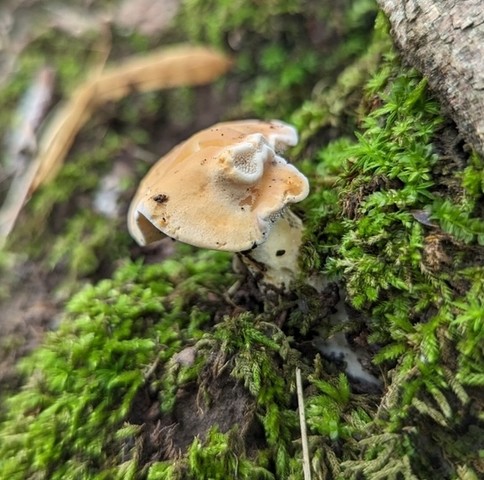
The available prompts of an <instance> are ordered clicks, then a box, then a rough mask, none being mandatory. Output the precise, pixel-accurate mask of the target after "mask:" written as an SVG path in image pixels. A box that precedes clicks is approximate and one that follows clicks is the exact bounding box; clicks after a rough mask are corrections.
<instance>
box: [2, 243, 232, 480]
mask: <svg viewBox="0 0 484 480" xmlns="http://www.w3.org/2000/svg"><path fill="white" fill-rule="evenodd" d="M208 265H210V268H209V270H207V267H208ZM226 269H227V256H226V255H223V254H207V253H205V252H203V253H200V254H199V255H198V256H197V257H196V258H193V259H192V258H190V257H186V258H184V259H183V260H180V261H177V260H170V261H166V262H164V263H163V264H162V265H155V266H143V265H141V264H139V263H137V264H135V263H127V264H126V265H125V266H124V267H122V268H121V269H120V270H119V271H118V272H117V273H116V274H115V275H114V277H113V279H112V280H104V281H102V282H100V283H99V284H98V285H97V286H95V287H92V286H90V287H87V288H85V289H84V290H83V291H82V292H81V293H79V294H78V295H77V296H75V297H74V298H73V299H72V300H71V301H70V303H69V305H68V307H67V311H68V314H67V318H66V319H65V320H64V321H63V322H62V324H61V325H60V327H59V329H58V330H57V331H56V332H54V333H52V334H50V335H49V336H48V338H47V339H46V341H45V343H44V345H43V347H41V348H40V349H39V350H37V351H36V352H35V353H34V354H33V355H32V356H31V357H29V358H27V359H26V360H25V361H23V362H22V372H23V373H24V375H26V376H30V381H29V383H28V385H27V386H26V387H25V388H24V389H23V391H22V392H20V393H19V394H17V395H15V396H13V397H11V398H10V399H8V400H7V405H8V406H9V414H8V418H7V420H6V422H5V423H4V424H3V425H2V438H3V439H4V440H5V441H4V442H2V445H1V447H0V449H1V454H0V458H1V460H0V472H1V476H2V477H4V478H12V479H15V478H19V479H20V478H27V477H29V476H31V475H36V476H38V475H40V474H42V475H43V476H48V477H49V478H98V474H99V472H100V471H104V474H103V475H108V476H109V477H112V478H128V477H126V476H125V475H127V473H126V470H129V468H128V467H127V465H126V464H125V463H124V459H129V461H130V462H131V466H132V467H133V468H135V463H136V461H135V459H134V458H135V454H134V452H135V448H134V447H127V445H129V444H130V441H128V440H127V439H129V438H136V434H137V432H138V430H137V428H138V429H139V426H136V425H131V426H130V425H129V424H126V423H125V422H127V421H129V420H128V419H129V415H130V410H131V408H132V403H133V400H134V398H135V396H136V394H137V392H138V391H139V389H140V388H141V387H142V386H143V385H145V384H146V383H147V382H149V380H148V378H147V377H146V374H147V371H148V370H149V369H150V366H151V365H153V364H154V362H160V363H161V365H164V364H165V363H166V362H167V361H168V360H169V359H170V358H171V357H172V356H173V354H174V353H176V352H177V351H178V350H179V349H180V348H181V346H182V340H183V338H184V337H185V336H186V332H187V331H188V332H189V336H190V338H191V339H193V340H196V339H197V338H200V337H201V336H202V334H203V331H202V330H201V329H202V328H203V327H204V325H205V324H207V323H208V322H210V320H211V314H210V313H209V309H208V308H206V309H204V311H202V310H201V309H200V307H197V306H194V305H197V304H198V305H201V303H203V302H200V301H199V299H200V298H203V296H204V294H205V292H206V291H207V290H210V291H212V292H214V291H216V290H217V288H219V285H221V284H225V283H226V282H227V281H230V276H227V275H226ZM195 287H196V288H195ZM170 296H172V297H170ZM170 298H171V299H170ZM190 305H192V307H190ZM127 427H130V428H127ZM131 427H132V428H131ZM132 448H133V449H134V450H133V449H132ZM115 459H117V460H115Z"/></svg>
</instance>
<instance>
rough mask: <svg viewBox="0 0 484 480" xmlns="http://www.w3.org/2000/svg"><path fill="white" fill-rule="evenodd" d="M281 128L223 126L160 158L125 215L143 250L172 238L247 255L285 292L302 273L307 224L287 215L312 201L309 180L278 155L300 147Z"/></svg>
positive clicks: (252, 123) (272, 124) (275, 124)
mask: <svg viewBox="0 0 484 480" xmlns="http://www.w3.org/2000/svg"><path fill="white" fill-rule="evenodd" d="M297 140H298V137H297V132H296V130H295V129H294V127H292V126H290V125H288V124H286V123H283V122H281V121H276V120H273V121H269V122H264V121H259V120H244V121H234V122H225V123H218V124H216V125H214V126H212V127H210V128H208V129H206V130H202V131H201V132H199V133H197V134H195V135H193V136H192V137H190V138H189V139H188V140H186V141H185V142H183V143H181V144H180V145H178V146H177V147H175V148H173V149H172V150H171V151H170V152H169V153H168V154H166V155H165V156H164V157H163V158H161V159H160V160H159V161H158V162H157V163H156V164H155V165H154V166H153V167H152V168H151V170H150V171H149V172H148V174H147V175H146V177H145V178H144V179H143V180H142V181H141V183H140V185H139V188H138V191H137V193H136V195H135V197H134V199H133V201H132V203H131V206H130V209H129V213H128V229H129V232H130V233H131V235H132V236H133V237H134V239H135V240H136V241H137V242H138V243H139V244H140V245H146V244H148V243H151V242H154V241H157V240H159V239H161V238H162V237H163V234H166V235H168V236H169V237H172V238H174V239H176V240H179V241H181V242H184V243H188V244H191V245H194V246H197V247H203V248H209V249H215V250H225V251H230V252H242V259H243V261H244V263H246V264H247V265H248V267H249V269H250V270H251V271H252V272H260V273H262V275H263V280H264V282H265V283H269V284H272V285H274V286H276V287H284V286H285V287H287V286H288V284H289V282H290V281H291V280H292V278H293V277H294V276H295V274H296V273H297V256H298V250H299V246H300V244H301V237H302V222H301V220H300V219H299V218H298V217H296V216H295V215H294V214H293V213H291V212H290V211H289V210H288V209H287V208H285V207H286V205H287V204H289V203H296V202H299V201H301V200H303V199H304V198H306V196H307V195H308V192H309V185H308V181H307V178H306V177H305V176H304V175H302V174H301V173H300V172H299V171H298V170H297V169H296V168H295V167H294V166H293V165H290V164H288V163H287V162H286V160H284V159H283V158H282V157H281V156H279V154H280V153H282V152H283V151H284V150H285V149H286V148H287V147H289V146H293V145H296V143H297Z"/></svg>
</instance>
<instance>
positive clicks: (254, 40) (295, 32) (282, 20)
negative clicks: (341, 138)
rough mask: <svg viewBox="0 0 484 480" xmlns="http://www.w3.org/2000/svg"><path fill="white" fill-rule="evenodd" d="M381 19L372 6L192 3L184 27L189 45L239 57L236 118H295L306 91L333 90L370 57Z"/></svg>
mask: <svg viewBox="0 0 484 480" xmlns="http://www.w3.org/2000/svg"><path fill="white" fill-rule="evenodd" d="M375 14H376V5H375V2H374V1H373V0H357V1H349V0H345V1H343V2H338V4H337V5H336V4H335V5H332V6H331V7H328V6H327V5H324V4H321V5H319V4H315V3H314V2H308V1H305V0H287V1H283V2H280V1H277V2H262V3H260V2H246V1H237V2H226V1H222V2H220V1H218V0H216V1H211V2H206V1H200V0H187V1H185V2H184V3H183V6H182V13H181V15H180V17H179V20H178V21H179V25H180V28H181V29H182V30H183V31H184V32H185V33H186V35H187V36H188V38H189V39H191V40H193V41H197V42H203V43H208V44H212V45H214V46H216V47H218V48H225V49H227V48H230V49H233V50H234V51H235V55H234V56H235V61H236V64H235V67H234V72H235V74H236V75H237V77H238V82H240V83H241V95H242V98H241V102H240V106H239V107H238V108H237V111H236V112H234V114H236V115H238V116H256V117H260V118H281V119H290V118H291V116H292V114H293V112H294V111H295V110H298V109H299V108H300V106H301V104H302V103H303V102H304V101H305V100H306V99H307V92H308V91H311V90H312V89H313V88H314V89H315V90H317V91H320V90H321V89H322V88H323V87H325V86H327V85H331V84H332V83H333V81H334V80H335V79H336V78H337V77H338V75H339V73H340V70H341V68H342V65H345V64H348V63H350V62H351V61H352V60H354V59H355V58H357V57H358V56H359V55H360V54H361V53H362V52H364V50H365V48H366V44H367V41H368V39H369V36H370V32H371V26H372V22H373V18H374V16H375ZM194 17H195V18H204V19H205V20H206V21H204V22H194V21H193V18H194ZM364 74H365V71H364V70H363V71H362V72H360V74H359V75H363V76H364ZM268 112H270V113H269V114H268ZM298 126H300V125H298ZM301 130H302V131H304V130H305V128H304V129H301Z"/></svg>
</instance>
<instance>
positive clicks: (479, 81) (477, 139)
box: [377, 0, 484, 155]
mask: <svg viewBox="0 0 484 480" xmlns="http://www.w3.org/2000/svg"><path fill="white" fill-rule="evenodd" d="M377 1H378V4H379V5H380V7H381V8H382V9H383V11H384V12H385V13H386V15H387V16H388V18H389V19H390V23H391V26H392V35H393V38H394V39H395V42H396V44H397V46H398V48H399V49H400V50H401V53H402V55H403V57H404V58H405V59H406V61H408V62H409V63H410V64H411V65H412V66H414V67H416V68H417V69H418V70H419V71H420V72H421V73H422V74H423V75H425V76H426V77H427V78H428V81H429V85H430V87H431V89H432V90H433V91H434V93H435V94H436V95H437V97H438V98H439V100H440V101H441V103H442V105H443V106H444V107H445V108H446V109H447V113H448V114H449V115H450V116H451V117H452V118H453V119H454V120H455V122H456V123H457V125H458V128H459V130H460V132H461V134H462V135H463V137H464V138H465V139H466V140H467V141H468V142H469V143H470V144H471V145H472V146H473V147H474V148H475V149H476V150H477V151H478V152H479V153H480V154H481V155H482V154H484V8H483V3H482V0H377Z"/></svg>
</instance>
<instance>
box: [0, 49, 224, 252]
mask: <svg viewBox="0 0 484 480" xmlns="http://www.w3.org/2000/svg"><path fill="white" fill-rule="evenodd" d="M230 66H231V61H230V59H229V58H228V57H227V56H225V55H223V54H221V53H219V52H216V51H214V50H212V49H209V48H206V47H202V46H191V45H177V46H172V47H169V48H165V49H163V50H159V51H155V52H153V53H150V54H146V55H143V56H135V57H132V58H129V59H127V60H125V61H124V62H122V63H121V64H119V65H117V66H112V67H110V68H107V69H106V70H104V71H102V72H96V73H95V74H92V75H91V76H90V78H88V79H87V80H86V81H85V82H84V83H83V84H81V85H80V86H79V87H78V88H77V89H76V90H75V91H74V92H73V94H72V95H71V97H70V98H69V99H68V100H66V101H65V102H64V103H63V104H61V105H59V107H57V110H56V111H55V112H54V115H53V118H52V120H51V121H50V123H49V125H48V126H47V128H46V129H45V132H44V134H43V136H42V138H41V140H40V142H39V146H38V152H37V156H36V158H34V159H33V160H32V162H31V163H30V165H29V166H28V168H27V169H26V170H25V172H24V173H23V175H21V176H20V177H19V178H17V179H16V181H15V182H12V185H11V188H10V190H9V192H8V194H7V198H6V200H5V203H4V205H3V206H2V209H1V210H0V243H1V242H3V241H4V240H5V239H6V238H7V236H8V235H9V233H10V232H11V231H12V229H13V227H14V225H15V222H16V219H17V217H18V215H19V213H20V211H21V209H22V207H23V205H24V204H25V202H26V201H27V200H28V198H29V197H30V196H31V195H32V194H33V193H34V192H35V190H37V188H38V187H39V186H40V185H42V184H44V183H46V182H48V181H50V180H52V179H53V178H54V177H55V176H56V174H57V172H58V171H59V169H60V167H61V166H62V164H63V162H64V159H65V157H66V155H67V154H68V152H69V149H70V147H71V146H72V144H73V142H74V139H75V137H76V135H77V133H78V132H79V131H80V129H81V128H82V127H83V126H84V124H85V123H86V122H87V121H88V120H89V118H90V117H91V115H92V114H93V113H94V112H95V110H96V109H97V108H99V107H100V106H101V105H103V104H105V103H107V102H110V101H115V100H119V99H121V98H124V97H126V96H127V95H129V94H130V93H132V92H149V91H155V90H161V89H168V88H174V87H182V86H196V85H205V84H208V83H211V82H213V81H214V80H216V79H217V78H218V77H220V76H221V75H223V74H224V73H225V72H227V70H228V69H229V68H230Z"/></svg>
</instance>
